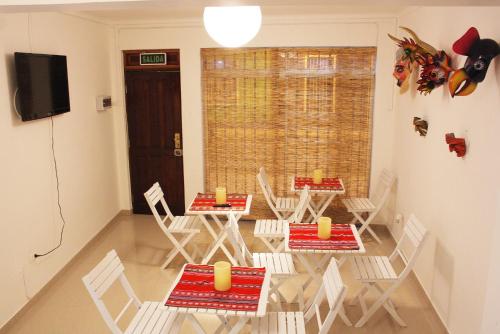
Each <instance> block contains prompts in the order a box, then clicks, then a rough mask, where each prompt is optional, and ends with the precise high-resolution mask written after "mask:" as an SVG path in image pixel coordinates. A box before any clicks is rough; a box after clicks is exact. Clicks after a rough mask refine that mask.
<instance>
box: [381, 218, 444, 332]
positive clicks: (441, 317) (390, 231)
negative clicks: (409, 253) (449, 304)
mask: <svg viewBox="0 0 500 334" xmlns="http://www.w3.org/2000/svg"><path fill="white" fill-rule="evenodd" d="M386 226H387V230H388V231H389V234H390V235H391V237H392V239H393V240H394V242H396V243H397V241H398V240H397V239H396V237H395V236H394V234H393V233H392V228H390V225H389V224H388V225H386ZM412 274H413V276H415V279H416V280H417V282H418V284H419V285H420V288H421V289H422V291H423V292H424V294H425V296H426V297H427V300H428V301H429V302H430V303H431V306H432V308H433V309H434V312H436V314H437V316H438V318H439V320H440V321H441V324H442V325H443V327H444V329H445V330H446V332H447V333H448V334H450V333H451V331H450V329H449V328H448V326H447V325H446V322H445V321H444V319H443V316H442V315H441V313H439V311H438V309H437V307H436V305H435V304H434V302H433V301H432V299H431V296H430V295H429V293H428V292H427V290H426V289H425V288H424V285H423V284H422V281H421V280H420V277H418V275H417V273H416V272H415V270H412Z"/></svg>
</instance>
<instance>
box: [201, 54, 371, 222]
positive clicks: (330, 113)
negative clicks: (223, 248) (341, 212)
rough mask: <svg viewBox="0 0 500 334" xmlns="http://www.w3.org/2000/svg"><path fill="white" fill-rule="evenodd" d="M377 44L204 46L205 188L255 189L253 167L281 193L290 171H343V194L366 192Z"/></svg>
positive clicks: (257, 201) (257, 207) (256, 212)
mask: <svg viewBox="0 0 500 334" xmlns="http://www.w3.org/2000/svg"><path fill="white" fill-rule="evenodd" d="M375 55H376V48H373V47H356V48H351V47H341V48H240V49H202V50H201V61H202V97H203V111H204V122H205V133H204V140H205V148H204V155H205V156H204V158H205V190H206V191H214V189H215V187H217V186H226V188H227V191H228V192H242V193H251V194H254V202H253V204H252V215H253V216H257V217H266V216H268V217H270V216H271V215H272V213H271V211H270V210H269V209H268V208H267V204H266V202H265V199H264V196H263V195H262V192H261V189H260V187H259V185H258V182H257V180H256V174H257V172H258V169H259V168H260V167H261V166H264V167H265V169H266V172H267V175H268V177H269V179H270V183H271V185H272V187H273V189H274V191H275V194H276V195H277V196H287V195H292V194H291V192H290V187H291V177H292V176H293V175H301V176H306V175H311V174H312V170H313V169H316V168H321V169H323V171H324V172H323V174H324V175H326V176H332V177H333V176H339V177H341V178H342V179H343V181H344V184H345V186H346V190H347V191H346V196H348V197H357V196H359V197H365V196H367V195H368V187H369V177H370V160H371V136H372V109H373V95H374V84H375Z"/></svg>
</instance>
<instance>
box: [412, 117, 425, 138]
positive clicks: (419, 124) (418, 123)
mask: <svg viewBox="0 0 500 334" xmlns="http://www.w3.org/2000/svg"><path fill="white" fill-rule="evenodd" d="M413 125H414V126H415V131H416V132H418V133H419V134H420V136H422V137H425V136H426V135H427V128H428V127H429V125H428V124H427V122H426V121H424V120H423V119H421V118H420V117H413Z"/></svg>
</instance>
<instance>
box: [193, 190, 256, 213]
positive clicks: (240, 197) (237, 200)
mask: <svg viewBox="0 0 500 334" xmlns="http://www.w3.org/2000/svg"><path fill="white" fill-rule="evenodd" d="M247 197H248V195H247V194H227V195H226V200H227V203H229V204H231V206H230V207H214V205H215V194H201V193H198V195H196V198H195V199H194V201H193V204H191V207H190V208H189V211H230V210H233V211H245V207H246V205H247Z"/></svg>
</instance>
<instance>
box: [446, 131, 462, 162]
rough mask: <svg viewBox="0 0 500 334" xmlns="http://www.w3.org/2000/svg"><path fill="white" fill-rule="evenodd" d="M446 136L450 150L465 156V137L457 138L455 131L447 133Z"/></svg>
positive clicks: (458, 155) (459, 155)
mask: <svg viewBox="0 0 500 334" xmlns="http://www.w3.org/2000/svg"><path fill="white" fill-rule="evenodd" d="M444 138H445V140H446V144H448V147H449V149H450V152H455V153H456V154H457V157H463V156H464V155H465V151H466V147H465V139H464V138H455V134H454V133H447V134H446V135H445V136H444Z"/></svg>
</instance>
